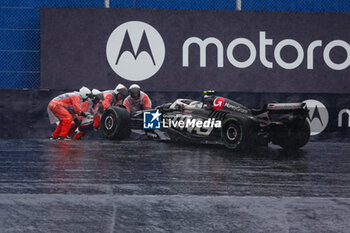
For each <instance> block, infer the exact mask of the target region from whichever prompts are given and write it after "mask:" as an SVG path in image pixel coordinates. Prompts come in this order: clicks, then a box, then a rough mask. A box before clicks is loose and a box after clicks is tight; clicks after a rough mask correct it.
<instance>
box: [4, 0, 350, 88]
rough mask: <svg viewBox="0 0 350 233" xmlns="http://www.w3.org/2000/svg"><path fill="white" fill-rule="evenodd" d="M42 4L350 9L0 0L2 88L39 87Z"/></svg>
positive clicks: (207, 0)
mask: <svg viewBox="0 0 350 233" xmlns="http://www.w3.org/2000/svg"><path fill="white" fill-rule="evenodd" d="M40 7H94V8H103V7H110V8H153V9H154V8H156V9H205V10H214V9H215V10H236V9H238V10H240V9H241V10H259V11H262V10H264V11H303V12H350V4H349V0H293V1H290V0H278V1H277V0H264V1H262V0H237V1H236V0H221V1H213V0H0V88H40Z"/></svg>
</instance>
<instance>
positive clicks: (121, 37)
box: [106, 21, 165, 81]
mask: <svg viewBox="0 0 350 233" xmlns="http://www.w3.org/2000/svg"><path fill="white" fill-rule="evenodd" d="M106 55H107V60H108V63H109V65H110V66H111V68H112V69H113V70H114V72H115V73H117V74H118V75H119V76H120V77H122V78H124V79H127V80H130V81H142V80H145V79H148V78H150V77H152V76H153V75H154V74H155V73H157V72H158V70H159V69H160V67H161V66H162V64H163V62H164V58H165V46H164V41H163V39H162V37H161V35H160V34H159V33H158V31H157V30H156V29H155V28H154V27H152V26H151V25H149V24H146V23H144V22H140V21H130V22H127V23H124V24H122V25H120V26H119V27H117V28H116V29H115V30H114V31H113V32H112V34H111V35H110V36H109V38H108V41H107V46H106Z"/></svg>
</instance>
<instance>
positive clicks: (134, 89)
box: [129, 84, 141, 94]
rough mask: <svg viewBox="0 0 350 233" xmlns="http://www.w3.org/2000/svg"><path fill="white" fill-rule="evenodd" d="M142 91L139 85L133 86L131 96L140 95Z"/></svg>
mask: <svg viewBox="0 0 350 233" xmlns="http://www.w3.org/2000/svg"><path fill="white" fill-rule="evenodd" d="M140 91H141V87H140V86H139V85H137V84H132V85H131V86H130V87H129V92H130V94H134V93H138V94H140Z"/></svg>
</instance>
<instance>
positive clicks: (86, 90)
mask: <svg viewBox="0 0 350 233" xmlns="http://www.w3.org/2000/svg"><path fill="white" fill-rule="evenodd" d="M79 95H80V97H81V98H83V99H87V98H88V97H89V96H90V95H91V91H90V89H89V88H87V87H82V88H80V90H79Z"/></svg>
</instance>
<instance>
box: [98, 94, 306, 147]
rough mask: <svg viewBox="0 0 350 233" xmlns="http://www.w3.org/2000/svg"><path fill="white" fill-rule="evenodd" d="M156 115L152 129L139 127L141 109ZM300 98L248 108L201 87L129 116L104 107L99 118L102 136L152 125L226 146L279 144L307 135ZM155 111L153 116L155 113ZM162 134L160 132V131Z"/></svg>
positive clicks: (172, 135) (178, 136) (174, 136)
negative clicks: (197, 94)
mask: <svg viewBox="0 0 350 233" xmlns="http://www.w3.org/2000/svg"><path fill="white" fill-rule="evenodd" d="M150 113H152V115H153V117H152V118H154V119H151V120H155V119H158V121H157V123H158V127H157V128H158V129H156V130H154V129H145V126H146V125H144V123H145V122H144V115H145V114H150ZM307 115H308V109H307V107H306V104H305V103H269V104H265V105H264V106H263V107H262V108H261V109H248V108H246V107H244V106H243V105H241V104H239V103H236V102H235V101H233V100H229V99H227V98H223V97H218V96H215V95H214V93H211V92H207V93H206V94H205V95H204V96H203V97H202V100H201V101H195V100H190V99H177V100H176V101H175V102H173V103H168V104H163V105H160V106H158V107H156V108H155V109H151V110H147V111H146V110H144V111H138V112H136V113H134V114H133V115H132V116H130V114H129V113H128V112H127V111H126V109H125V108H121V107H110V108H109V109H107V110H106V111H105V112H104V114H103V116H102V118H101V126H102V131H103V134H104V136H105V137H106V138H108V139H117V140H120V139H124V138H126V137H128V136H129V135H130V130H132V129H139V130H140V129H141V130H145V132H146V134H147V133H151V134H156V135H159V134H157V131H158V132H159V133H161V134H163V135H166V137H165V138H167V139H168V140H171V141H184V142H190V143H204V144H223V145H224V146H226V147H227V148H229V149H236V148H243V149H244V148H251V147H254V146H259V145H260V146H262V145H266V146H267V145H268V143H269V142H272V143H273V144H276V145H279V146H281V147H282V148H285V149H298V148H300V147H303V146H304V145H305V144H306V143H307V142H308V140H309V137H310V126H309V123H308V121H307V119H306V118H307ZM158 117H159V118H158ZM163 138H164V136H163Z"/></svg>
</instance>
